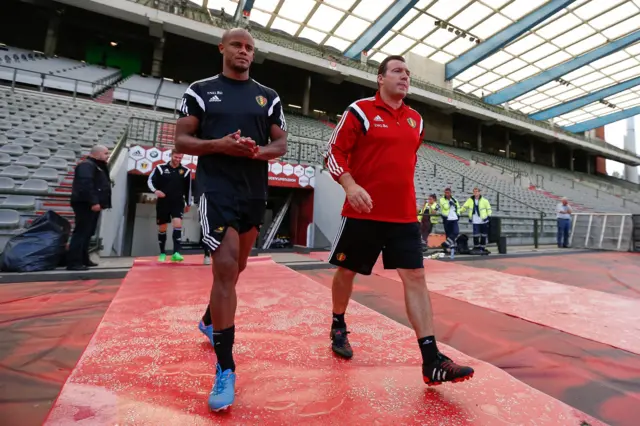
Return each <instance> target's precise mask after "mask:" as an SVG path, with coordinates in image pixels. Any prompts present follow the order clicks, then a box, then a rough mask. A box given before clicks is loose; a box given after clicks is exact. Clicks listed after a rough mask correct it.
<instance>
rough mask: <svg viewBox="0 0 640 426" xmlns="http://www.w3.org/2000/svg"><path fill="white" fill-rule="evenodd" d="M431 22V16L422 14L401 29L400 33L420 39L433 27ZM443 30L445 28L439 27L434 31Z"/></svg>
mask: <svg viewBox="0 0 640 426" xmlns="http://www.w3.org/2000/svg"><path fill="white" fill-rule="evenodd" d="M433 22H434V19H433V18H431V17H429V16H427V15H425V14H422V15H420V16H419V17H417V18H416V20H415V21H413V22H412V23H411V24H409V25H408V26H407V28H405V29H404V30H403V31H402V34H404V35H406V36H407V37H412V38H415V39H416V40H420V39H422V38H423V37H424V36H426V35H427V34H428V33H429V31H432V30H433V29H434V25H433ZM444 31H445V30H443V29H439V30H437V31H436V32H444Z"/></svg>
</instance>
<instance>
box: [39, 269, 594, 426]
mask: <svg viewBox="0 0 640 426" xmlns="http://www.w3.org/2000/svg"><path fill="white" fill-rule="evenodd" d="M188 260H189V259H188ZM209 274H210V272H209V271H208V269H207V268H206V267H203V266H196V265H195V262H193V266H192V265H184V266H181V267H161V268H159V267H155V266H154V265H153V264H152V263H149V262H147V263H143V262H138V263H136V265H135V266H134V267H133V269H132V270H131V272H130V273H129V274H128V275H127V278H126V279H125V281H124V283H123V284H122V286H121V289H120V291H119V292H118V294H117V296H116V298H115V299H114V301H113V303H112V304H111V306H110V307H109V309H108V311H107V313H106V314H105V317H104V319H103V321H102V323H101V324H100V326H99V327H98V330H97V331H96V334H95V335H94V337H93V339H92V340H91V342H90V344H89V346H88V348H87V350H86V352H85V353H84V354H83V356H82V358H81V359H80V361H79V363H78V365H77V367H76V368H75V369H74V371H73V372H72V374H71V376H70V377H69V380H68V381H67V383H66V384H65V386H64V388H63V390H62V393H61V395H60V397H59V399H58V401H57V403H56V405H55V407H54V408H53V410H52V412H51V414H50V416H49V419H48V422H47V423H48V424H56V425H57V424H91V425H102V424H116V423H117V424H163V425H168V424H180V425H182V424H190V425H197V424H220V423H228V424H260V425H265V424H305V425H310V424H322V425H328V424H349V423H351V424H366V425H369V424H390V423H395V424H402V425H404V424H447V425H478V424H485V425H495V424H531V422H532V421H533V420H535V423H536V424H539V425H541V424H549V425H557V424H567V425H579V424H581V422H582V421H586V422H588V423H589V424H590V425H596V424H601V423H599V422H598V421H596V420H595V419H593V418H590V417H589V416H587V415H585V414H583V413H580V412H579V411H577V410H575V409H573V408H571V407H569V406H567V405H565V404H563V403H561V402H559V401H557V400H555V399H553V398H551V397H548V396H546V395H544V394H542V393H541V392H539V391H536V390H534V389H532V388H530V387H528V386H526V385H524V384H523V383H522V382H520V381H518V380H516V379H514V378H513V377H511V376H509V375H508V374H506V373H505V372H503V371H502V370H500V369H498V368H496V367H494V366H491V365H489V364H486V363H484V362H481V361H478V360H476V359H472V358H469V357H468V356H465V355H463V354H461V353H459V352H457V351H455V350H453V349H451V348H448V347H446V346H445V345H442V349H443V350H444V351H446V352H447V353H448V354H449V355H451V356H452V357H453V358H454V359H456V360H460V361H461V362H464V363H468V364H470V365H472V366H473V367H474V368H475V369H476V377H475V378H474V379H473V380H471V381H470V382H465V383H462V384H457V385H443V386H440V387H438V388H432V389H428V388H427V387H426V386H425V385H424V384H423V383H422V381H421V377H420V368H419V363H420V360H419V352H418V350H417V348H416V343H415V336H414V334H413V332H412V331H411V330H410V329H408V328H407V327H405V326H403V325H400V324H398V323H397V322H395V321H393V320H391V319H389V318H386V317H384V316H382V315H380V314H378V313H376V312H374V311H372V310H370V309H368V308H366V307H364V306H362V305H359V304H358V303H355V302H354V303H352V304H351V307H350V322H349V323H350V327H351V329H352V331H353V332H354V339H353V343H352V344H353V347H354V350H355V351H356V356H355V357H354V359H353V360H351V361H349V362H345V361H341V360H337V359H335V358H334V357H333V356H332V354H331V352H330V349H329V345H328V336H327V335H328V330H327V323H328V321H327V316H328V314H327V313H328V312H330V292H329V291H328V289H326V288H325V287H323V286H321V285H319V284H317V283H314V282H313V281H311V280H310V279H308V278H306V277H303V276H302V275H300V274H298V273H296V272H293V271H291V270H289V269H287V268H286V267H283V266H279V265H276V264H275V263H273V262H271V261H270V260H268V259H267V260H261V261H254V262H251V263H250V264H249V267H248V268H247V271H246V272H245V274H243V276H242V278H241V279H240V281H239V283H238V295H239V304H238V317H237V330H238V331H237V336H236V348H235V353H236V363H237V364H238V389H237V395H236V404H235V405H234V407H233V408H232V410H231V412H230V413H227V414H224V415H214V414H211V413H209V412H208V410H207V407H206V397H207V394H208V392H209V390H210V388H211V384H212V380H213V360H214V354H213V351H212V349H211V348H210V346H209V344H208V343H207V341H206V340H205V338H204V337H203V336H201V335H200V334H199V332H198V330H197V328H196V323H197V321H198V318H199V317H200V315H201V313H202V308H203V306H204V304H205V303H206V300H207V296H208V292H209V286H210V279H211V278H210V275H209ZM356 336H357V337H356Z"/></svg>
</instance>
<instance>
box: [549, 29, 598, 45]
mask: <svg viewBox="0 0 640 426" xmlns="http://www.w3.org/2000/svg"><path fill="white" fill-rule="evenodd" d="M595 32H596V30H594V29H593V28H591V27H590V26H588V25H587V24H584V25H580V26H579V27H577V28H574V29H572V30H571V31H569V32H568V33H565V34H563V35H561V36H559V37H556V38H555V39H553V40H551V42H552V43H553V44H555V45H556V46H559V47H567V46H569V45H570V44H572V43H575V42H577V41H578V40H582V39H584V38H587V37H588V36H590V35H591V34H593V33H595Z"/></svg>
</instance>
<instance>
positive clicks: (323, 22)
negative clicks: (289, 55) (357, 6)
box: [252, 4, 344, 32]
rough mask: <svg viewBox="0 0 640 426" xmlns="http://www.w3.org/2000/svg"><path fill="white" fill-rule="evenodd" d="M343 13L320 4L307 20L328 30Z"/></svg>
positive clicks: (310, 23)
mask: <svg viewBox="0 0 640 426" xmlns="http://www.w3.org/2000/svg"><path fill="white" fill-rule="evenodd" d="M252 15H253V13H252ZM343 15H344V12H340V11H339V10H336V9H334V8H332V7H329V6H325V5H324V4H321V5H320V7H318V9H317V10H316V12H315V13H314V14H313V16H312V17H311V19H310V20H309V25H310V26H312V27H314V28H317V29H319V30H322V31H325V32H329V31H331V30H332V29H333V28H334V27H335V26H336V24H337V23H338V21H340V19H342V16H343Z"/></svg>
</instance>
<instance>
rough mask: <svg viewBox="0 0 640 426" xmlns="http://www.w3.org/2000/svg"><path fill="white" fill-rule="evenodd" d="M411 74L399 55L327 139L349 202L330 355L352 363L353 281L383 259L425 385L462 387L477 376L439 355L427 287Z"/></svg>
mask: <svg viewBox="0 0 640 426" xmlns="http://www.w3.org/2000/svg"><path fill="white" fill-rule="evenodd" d="M409 80H410V73H409V70H408V69H407V65H406V64H405V61H404V58H403V57H402V56H389V57H387V58H386V59H385V60H384V61H382V63H381V64H380V68H379V69H378V93H376V95H375V97H372V98H365V99H361V100H359V101H356V102H354V103H352V104H351V105H350V106H349V107H348V108H347V110H346V111H345V113H344V114H343V116H342V119H341V120H340V123H338V126H337V127H336V129H335V131H334V133H333V135H332V136H331V139H330V140H329V147H328V152H327V154H326V159H325V160H326V165H327V167H328V169H329V172H330V173H331V175H332V176H333V178H334V179H335V180H336V181H337V182H338V183H340V185H342V187H343V188H344V190H345V193H346V201H345V204H344V208H343V210H342V216H343V218H342V223H341V224H340V227H339V229H338V233H337V235H336V237H335V240H334V243H333V248H332V250H331V254H330V258H329V262H330V263H331V264H333V265H336V266H337V267H338V270H337V272H336V274H335V276H334V278H333V287H332V296H333V322H332V326H331V334H330V337H331V340H332V349H333V351H334V352H335V353H336V354H337V355H339V356H341V357H343V358H351V357H352V356H353V350H352V349H351V345H350V344H349V340H348V338H347V333H348V332H347V325H346V323H345V319H344V314H345V311H346V309H347V304H348V303H349V298H350V297H351V292H352V290H353V279H354V278H355V276H356V274H363V275H370V274H371V271H372V269H373V266H374V264H375V263H376V261H377V259H378V256H379V255H380V252H382V260H383V262H384V267H385V268H386V269H397V270H398V274H399V275H400V278H401V279H402V283H403V285H404V293H405V303H406V309H407V314H408V316H409V321H410V322H411V324H412V326H413V329H414V330H415V332H416V337H417V338H418V345H419V346H420V351H421V352H422V375H423V379H424V382H425V383H427V384H428V385H436V384H440V383H442V382H459V381H463V380H466V379H469V378H471V377H472V376H473V369H471V368H470V367H463V366H459V365H457V364H455V363H454V362H453V361H452V360H451V359H449V358H448V357H446V356H445V355H443V354H442V353H440V351H438V347H437V346H436V339H435V337H434V334H435V333H434V329H433V313H432V310H431V300H430V298H429V290H428V289H427V284H426V282H425V275H424V267H423V257H422V240H421V237H420V224H419V223H418V222H417V220H416V193H415V187H414V182H413V177H414V172H415V166H416V162H417V154H416V153H417V151H418V148H419V147H420V143H421V141H422V138H423V135H424V122H423V120H422V117H421V116H420V114H418V112H416V111H415V110H413V109H411V108H410V107H408V106H407V105H405V104H404V102H403V99H404V98H405V97H406V96H407V93H408V92H409Z"/></svg>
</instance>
